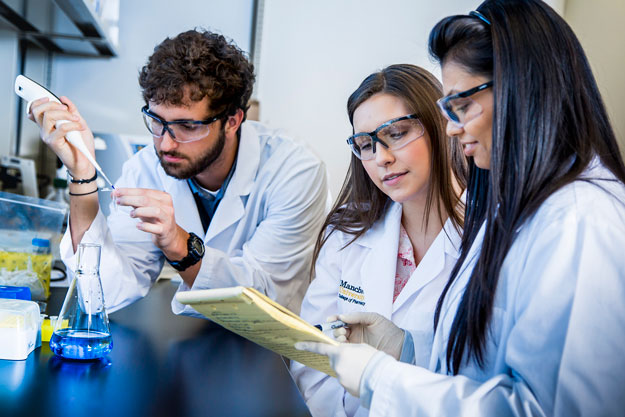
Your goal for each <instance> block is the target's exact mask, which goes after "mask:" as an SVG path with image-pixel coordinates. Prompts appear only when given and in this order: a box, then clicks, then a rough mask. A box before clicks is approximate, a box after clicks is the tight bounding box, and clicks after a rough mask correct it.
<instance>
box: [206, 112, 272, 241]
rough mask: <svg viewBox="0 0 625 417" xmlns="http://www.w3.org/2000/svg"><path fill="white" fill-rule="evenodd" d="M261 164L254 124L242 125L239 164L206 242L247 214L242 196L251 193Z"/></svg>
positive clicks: (211, 225) (212, 222)
mask: <svg viewBox="0 0 625 417" xmlns="http://www.w3.org/2000/svg"><path fill="white" fill-rule="evenodd" d="M259 164H260V140H259V137H258V133H257V131H256V129H255V128H254V126H253V125H252V124H250V123H243V124H242V125H241V140H240V141H239V149H238V153H237V166H236V168H235V170H234V174H233V176H232V179H231V180H230V184H229V185H228V188H227V189H226V193H225V194H224V197H223V200H222V201H221V202H220V203H219V207H217V211H216V212H215V215H214V217H213V219H212V220H211V224H210V226H209V227H208V231H207V233H206V237H205V239H204V241H205V242H208V241H210V240H211V239H212V238H214V237H215V236H217V235H218V234H219V233H221V232H223V231H224V230H226V229H227V228H228V227H230V226H231V225H232V224H234V223H235V222H237V221H238V220H239V219H241V218H242V217H243V214H245V207H244V206H243V201H242V197H245V196H247V195H249V193H250V192H251V190H252V187H253V185H254V180H255V179H256V173H257V171H258V167H259Z"/></svg>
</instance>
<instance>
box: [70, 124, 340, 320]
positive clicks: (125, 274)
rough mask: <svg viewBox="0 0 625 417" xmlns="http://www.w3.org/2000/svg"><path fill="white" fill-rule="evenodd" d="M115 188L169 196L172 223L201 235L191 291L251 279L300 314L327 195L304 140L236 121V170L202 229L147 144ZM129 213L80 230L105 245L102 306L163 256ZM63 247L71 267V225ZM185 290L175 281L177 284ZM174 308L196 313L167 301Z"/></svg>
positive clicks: (147, 277)
mask: <svg viewBox="0 0 625 417" xmlns="http://www.w3.org/2000/svg"><path fill="white" fill-rule="evenodd" d="M116 187H118V188H120V187H137V188H150V189H157V190H163V191H165V192H167V193H169V194H170V195H171V196H172V200H173V204H174V210H175V217H176V222H177V223H178V225H180V227H182V228H183V229H185V230H186V231H188V232H194V233H195V234H197V235H198V236H204V244H205V246H206V252H205V254H204V258H203V259H202V265H201V268H200V271H199V273H198V275H197V277H196V279H195V282H194V284H193V287H192V288H191V289H193V290H196V289H207V288H221V287H231V286H236V285H243V286H250V287H254V288H256V289H257V290H259V291H261V292H262V293H264V294H266V295H268V296H269V297H271V298H272V299H275V300H276V301H277V302H278V303H280V304H282V305H284V306H286V307H288V308H289V309H291V310H293V311H295V312H298V311H299V308H300V304H301V299H302V297H303V295H304V293H305V291H306V288H307V286H308V282H309V279H308V271H309V269H310V261H311V257H312V249H313V246H314V241H315V238H316V235H317V233H318V230H319V229H320V227H321V224H322V223H323V219H324V216H325V214H326V212H327V208H328V202H329V193H328V188H327V178H326V171H325V166H324V165H323V163H321V162H320V161H319V160H318V159H317V158H316V157H314V156H313V155H312V154H311V153H310V152H309V151H308V150H306V149H305V148H304V147H303V146H301V145H298V144H296V143H295V142H293V141H291V140H290V139H287V138H284V137H280V136H278V135H277V134H276V132H275V131H272V130H269V129H268V128H266V127H264V126H263V125H261V124H259V123H255V122H250V121H248V122H245V123H243V125H242V133H241V140H240V144H239V149H238V156H237V165H236V169H235V172H234V175H233V176H232V179H231V181H230V184H229V185H228V188H227V189H226V192H225V194H224V197H223V199H222V200H221V202H220V204H219V206H218V208H217V211H216V212H215V214H214V217H213V219H212V221H211V224H210V226H209V228H208V232H207V233H206V234H204V230H203V227H202V222H201V220H200V216H199V214H198V210H197V206H196V203H195V201H194V198H193V195H192V193H191V190H190V188H189V185H188V184H187V182H186V181H183V180H178V179H175V178H173V177H170V176H168V175H167V174H166V173H165V171H164V170H163V168H162V167H161V165H160V163H159V160H158V157H157V156H156V153H155V150H154V147H153V146H148V147H146V148H144V149H142V150H141V151H140V152H138V153H137V154H136V155H134V156H133V157H132V158H131V159H130V160H129V161H127V162H126V163H125V165H124V168H123V172H122V175H121V177H120V179H119V180H118V181H117V183H116ZM128 212H129V208H125V207H119V208H117V209H114V208H113V207H111V214H110V216H109V217H108V220H105V218H104V216H103V215H102V213H101V212H99V213H98V215H97V217H96V218H95V220H94V221H93V223H92V225H91V227H90V228H89V230H88V231H87V232H86V233H85V235H84V237H83V242H95V243H101V244H103V247H102V256H101V262H100V275H101V278H102V286H103V289H104V296H105V301H106V305H107V309H109V310H110V311H114V310H117V309H119V308H122V307H124V306H126V305H128V304H130V303H132V302H133V301H135V300H136V299H138V298H140V297H143V296H145V295H146V294H147V292H148V290H149V289H150V287H151V285H152V284H153V283H154V282H155V280H156V278H157V277H158V275H159V273H160V271H161V269H162V266H163V263H164V261H165V258H164V256H163V253H162V252H161V251H160V250H159V249H158V248H157V247H156V246H155V245H154V243H152V236H151V234H149V233H146V232H142V231H140V230H138V229H137V228H136V222H137V221H138V219H133V218H131V217H130V216H129V215H128ZM107 223H108V225H107ZM61 253H62V256H63V260H64V262H65V264H66V265H67V266H68V267H69V268H71V269H73V267H74V265H75V259H74V257H75V255H74V253H73V250H72V246H71V237H70V236H69V230H68V232H67V233H66V235H65V236H64V238H63V241H62V243H61ZM186 290H189V287H188V286H187V285H186V284H185V283H184V282H183V283H182V284H181V285H180V287H179V289H178V291H186ZM172 309H173V311H174V313H176V314H181V313H183V314H189V315H197V312H195V310H193V309H192V308H191V307H189V306H184V305H182V304H180V303H178V302H177V301H176V300H175V298H174V299H173V300H172Z"/></svg>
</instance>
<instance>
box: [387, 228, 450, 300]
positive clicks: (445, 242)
mask: <svg viewBox="0 0 625 417" xmlns="http://www.w3.org/2000/svg"><path fill="white" fill-rule="evenodd" d="M459 247H460V236H459V235H458V232H457V231H456V229H455V228H454V226H453V224H452V222H451V220H450V219H447V221H446V222H445V224H444V225H443V228H442V229H441V231H440V232H439V234H438V235H437V236H436V238H435V239H434V241H433V242H432V244H431V245H430V247H429V248H428V251H427V252H426V254H425V256H424V257H423V258H422V259H421V262H419V265H417V268H416V269H415V270H414V272H413V273H412V275H411V276H410V279H409V280H408V282H407V283H406V286H405V287H404V288H403V289H402V291H401V292H400V293H399V296H398V297H397V299H396V300H395V302H394V303H393V311H397V310H398V309H399V308H401V306H402V305H403V304H404V303H405V302H406V301H407V300H410V299H411V298H412V296H413V295H414V294H415V293H416V292H418V291H419V290H421V289H422V288H423V287H425V286H426V285H427V284H429V283H430V282H432V280H434V279H436V278H437V277H438V276H440V274H441V273H442V272H443V270H444V269H445V265H446V262H454V263H455V261H456V260H457V259H458V256H459V254H458V250H457V249H456V248H459ZM445 280H447V277H446V278H445Z"/></svg>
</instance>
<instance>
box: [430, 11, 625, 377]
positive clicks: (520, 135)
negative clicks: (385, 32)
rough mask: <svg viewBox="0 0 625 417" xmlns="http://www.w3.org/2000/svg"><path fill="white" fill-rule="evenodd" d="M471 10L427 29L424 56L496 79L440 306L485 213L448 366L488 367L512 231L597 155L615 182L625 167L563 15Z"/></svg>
mask: <svg viewBox="0 0 625 417" xmlns="http://www.w3.org/2000/svg"><path fill="white" fill-rule="evenodd" d="M478 11H479V12H480V13H481V14H482V15H483V16H484V17H485V18H486V19H487V20H488V21H489V22H490V24H488V23H486V22H484V21H483V20H481V19H479V18H477V17H475V16H451V17H447V18H445V19H443V20H441V21H440V22H439V23H438V24H437V25H436V26H435V27H434V29H432V32H431V33H430V39H429V47H430V54H431V55H432V56H433V57H434V58H435V59H437V60H438V62H439V63H440V64H441V65H442V66H444V65H445V64H446V63H448V62H453V63H454V64H457V65H460V66H462V67H463V68H464V69H465V70H466V71H468V72H469V73H472V74H474V75H481V76H486V77H491V76H492V79H493V94H494V107H493V127H492V147H491V159H490V170H489V171H484V170H481V169H479V168H477V167H476V166H475V165H474V164H473V161H470V162H469V165H470V168H469V170H470V174H469V175H470V177H469V184H468V187H467V203H466V206H467V211H466V214H465V231H464V234H463V237H462V245H461V256H460V258H459V260H458V262H457V264H456V265H455V267H454V270H453V271H452V274H451V277H450V279H449V281H448V283H447V286H446V287H445V289H444V291H443V293H442V295H441V297H440V299H439V301H438V305H437V308H436V314H435V322H434V323H435V324H434V326H435V328H436V326H437V324H438V320H439V318H440V313H441V309H442V305H443V301H444V298H445V295H446V294H447V292H448V291H449V288H450V287H451V285H452V283H453V281H454V280H455V279H456V278H457V276H458V275H459V271H460V269H461V267H462V264H463V263H464V261H465V259H466V257H467V252H468V249H469V248H470V247H471V245H472V243H473V241H474V239H475V236H476V234H477V232H478V230H479V228H480V227H481V225H482V224H483V222H484V220H486V230H485V235H484V241H483V243H482V247H481V251H480V255H479V258H478V259H477V262H476V265H475V268H474V269H473V271H472V273H471V276H470V279H469V282H468V284H467V287H466V290H465V292H464V294H463V297H462V300H461V302H460V306H459V307H458V311H457V313H456V316H455V318H454V322H453V324H452V327H451V330H450V335H449V342H448V345H447V366H448V369H451V370H452V372H453V374H454V375H455V374H457V373H458V372H459V369H460V366H461V365H462V363H463V360H465V359H466V360H469V358H473V359H474V360H475V361H476V362H477V363H478V365H479V366H484V350H485V343H486V338H487V333H488V328H489V324H490V320H491V317H492V311H493V302H494V298H495V294H496V290H497V282H498V280H499V274H500V271H501V267H502V264H503V262H504V259H505V257H506V254H507V253H508V250H509V249H510V247H511V246H512V244H513V243H514V241H515V239H516V236H517V230H519V228H520V226H521V225H522V224H523V223H524V222H526V221H527V220H528V219H529V218H530V217H531V216H532V215H533V214H534V213H535V212H536V211H537V210H538V208H539V207H540V205H541V204H542V203H543V202H544V201H545V200H546V199H547V198H548V197H549V196H550V195H551V194H553V193H554V192H555V191H557V190H558V189H560V188H562V187H563V186H565V185H567V184H569V183H571V182H573V181H575V180H576V179H577V178H578V177H580V174H581V173H582V172H583V171H584V169H585V168H586V167H587V166H588V165H589V163H590V162H591V160H592V159H593V158H594V157H598V158H600V160H601V162H602V163H603V164H604V165H605V166H606V167H607V169H609V170H610V171H611V172H612V173H613V174H614V175H615V176H616V178H617V179H618V180H620V181H625V167H624V166H623V160H622V158H621V156H620V153H619V149H618V146H617V142H616V138H615V136H614V132H613V131H612V128H611V126H610V123H609V120H608V116H607V113H606V110H605V107H604V104H603V101H602V99H601V95H600V94H599V90H598V88H597V85H596V82H595V79H594V77H593V75H592V72H591V70H590V65H589V64H588V61H587V59H586V56H585V54H584V51H583V49H582V47H581V45H580V43H579V41H578V40H577V38H576V37H575V35H574V34H573V31H572V30H571V28H570V27H569V26H568V25H567V24H566V22H565V21H564V20H563V19H562V18H561V17H560V16H558V14H557V13H556V12H555V11H554V10H552V9H551V8H550V7H549V6H547V5H546V4H545V3H543V2H542V1H540V0H487V1H485V2H483V3H482V4H481V5H480V7H479V8H478Z"/></svg>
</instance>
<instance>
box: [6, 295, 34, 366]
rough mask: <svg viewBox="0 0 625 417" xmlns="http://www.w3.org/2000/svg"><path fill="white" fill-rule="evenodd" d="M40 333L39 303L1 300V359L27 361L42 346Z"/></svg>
mask: <svg viewBox="0 0 625 417" xmlns="http://www.w3.org/2000/svg"><path fill="white" fill-rule="evenodd" d="M40 331H41V315H40V314H39V306H38V305H37V303H35V302H34V301H26V300H9V299H3V298H0V359H10V360H24V359H26V358H27V357H28V355H29V354H30V352H32V351H33V349H35V348H37V347H39V346H41V337H40V333H39V332H40Z"/></svg>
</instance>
